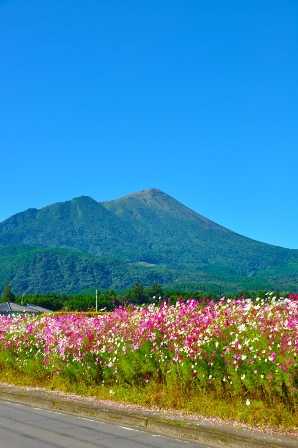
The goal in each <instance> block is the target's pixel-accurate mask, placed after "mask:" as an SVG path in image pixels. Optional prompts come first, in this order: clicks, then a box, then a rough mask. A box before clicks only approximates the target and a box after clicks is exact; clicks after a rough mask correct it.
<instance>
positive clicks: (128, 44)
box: [0, 0, 298, 248]
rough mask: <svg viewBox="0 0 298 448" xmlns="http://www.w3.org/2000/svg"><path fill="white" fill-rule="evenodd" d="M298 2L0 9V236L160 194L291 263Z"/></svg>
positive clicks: (72, 2) (297, 142) (295, 215)
mask: <svg viewBox="0 0 298 448" xmlns="http://www.w3.org/2000/svg"><path fill="white" fill-rule="evenodd" d="M297 50H298V2H297V0H283V1H282V2H281V1H280V0H278V1H276V0H268V1H267V0H264V1H262V2H260V1H259V0H258V1H256V0H250V1H249V2H247V1H244V0H243V1H242V0H226V1H224V2H223V1H222V0H208V1H207V0H204V1H203V0H171V1H169V0H162V1H160V0H158V1H157V0H150V1H149V0H148V1H147V0H142V1H136V0H135V1H134V0H122V1H117V0H84V1H83V0H59V1H58V0H51V1H48V0H34V1H33V0H28V1H26V2H24V1H21V0H6V1H5V0H0V155H1V159H0V160H1V178H0V189H1V190H0V191H1V207H0V221H2V220H4V219H6V218H8V217H9V216H11V215H13V214H15V213H17V212H19V211H23V210H25V209H27V208H29V207H35V208H41V207H43V206H45V205H48V204H51V203H54V202H60V201H65V200H69V199H72V198H73V197H77V196H81V195H88V196H91V197H93V198H94V199H96V200H98V201H103V200H110V199H116V198H118V197H121V196H124V195H126V194H129V193H132V192H135V191H139V190H143V189H146V188H151V187H155V188H159V189H161V190H163V191H164V192H165V193H167V194H169V195H171V196H173V197H174V198H176V199H177V200H179V201H180V202H182V203H183V204H185V205H187V206H188V207H190V208H192V209H193V210H195V211H196V212H198V213H200V214H202V215H204V216H206V217H208V218H209V219H212V220H213V221H215V222H217V223H219V224H221V225H224V226H225V227H227V228H229V229H231V230H234V231H235V232H238V233H240V234H243V235H246V236H249V237H251V238H253V239H257V240H259V241H264V242H268V243H271V244H276V245H280V246H284V247H290V248H298V232H297V224H296V223H297V221H298V208H297V193H298V179H297V165H298V82H297V80H298V58H297Z"/></svg>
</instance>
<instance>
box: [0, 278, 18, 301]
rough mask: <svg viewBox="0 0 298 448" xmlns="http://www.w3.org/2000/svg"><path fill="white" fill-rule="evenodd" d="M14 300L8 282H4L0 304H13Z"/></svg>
mask: <svg viewBox="0 0 298 448" xmlns="http://www.w3.org/2000/svg"><path fill="white" fill-rule="evenodd" d="M14 300H15V295H14V294H13V292H12V291H11V289H10V285H9V282H8V281H6V282H5V286H4V288H3V294H2V298H1V299H0V303H2V302H14Z"/></svg>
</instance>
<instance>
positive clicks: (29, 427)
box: [0, 402, 206, 448]
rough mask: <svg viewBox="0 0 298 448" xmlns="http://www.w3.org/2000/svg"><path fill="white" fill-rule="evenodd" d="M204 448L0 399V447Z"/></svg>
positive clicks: (203, 447)
mask: <svg viewBox="0 0 298 448" xmlns="http://www.w3.org/2000/svg"><path fill="white" fill-rule="evenodd" d="M182 446H185V447H188V448H206V445H204V446H203V445H198V444H195V443H193V442H186V441H183V440H178V439H171V438H169V437H165V436H162V435H159V434H153V433H150V432H146V431H143V430H137V429H132V428H128V427H123V426H117V425H113V424H110V423H105V422H100V421H97V420H91V419H86V418H82V417H76V416H73V415H68V414H61V413H59V412H53V411H48V410H43V409H37V408H32V407H30V406H24V405H19V404H13V403H8V402H0V448H48V447H54V448H66V447H69V448H77V447H78V448H91V447H100V448H182Z"/></svg>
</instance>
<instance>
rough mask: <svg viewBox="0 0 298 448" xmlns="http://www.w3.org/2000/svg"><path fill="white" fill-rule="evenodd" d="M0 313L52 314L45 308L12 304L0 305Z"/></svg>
mask: <svg viewBox="0 0 298 448" xmlns="http://www.w3.org/2000/svg"><path fill="white" fill-rule="evenodd" d="M0 313H5V314H6V313H32V314H33V313H52V311H51V310H48V309H47V308H42V307H41V306H35V305H18V304H17V303H13V302H3V303H0Z"/></svg>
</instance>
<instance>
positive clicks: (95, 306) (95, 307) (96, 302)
mask: <svg viewBox="0 0 298 448" xmlns="http://www.w3.org/2000/svg"><path fill="white" fill-rule="evenodd" d="M95 310H96V312H97V290H96V300H95Z"/></svg>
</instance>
